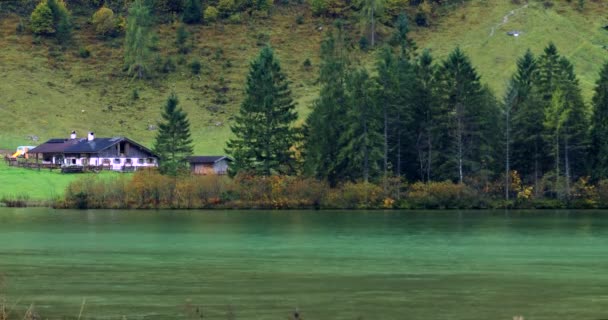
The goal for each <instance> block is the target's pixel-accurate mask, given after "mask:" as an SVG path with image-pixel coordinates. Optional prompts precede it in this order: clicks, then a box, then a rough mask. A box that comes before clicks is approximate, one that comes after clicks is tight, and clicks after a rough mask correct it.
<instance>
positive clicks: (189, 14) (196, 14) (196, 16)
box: [182, 0, 203, 24]
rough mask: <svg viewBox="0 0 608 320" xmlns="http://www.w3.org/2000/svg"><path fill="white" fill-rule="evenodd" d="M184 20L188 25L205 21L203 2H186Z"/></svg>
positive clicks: (187, 0) (197, 0)
mask: <svg viewBox="0 0 608 320" xmlns="http://www.w3.org/2000/svg"><path fill="white" fill-rule="evenodd" d="M182 20H183V21H184V22H185V23H187V24H196V23H201V22H202V21H203V6H202V3H201V0H186V6H185V8H184V14H183V17H182Z"/></svg>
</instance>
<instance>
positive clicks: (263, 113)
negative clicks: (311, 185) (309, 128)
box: [226, 46, 298, 176]
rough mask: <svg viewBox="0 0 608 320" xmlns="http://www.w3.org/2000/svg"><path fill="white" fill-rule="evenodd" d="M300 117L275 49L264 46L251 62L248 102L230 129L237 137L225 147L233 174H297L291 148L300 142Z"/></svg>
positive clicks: (243, 104)
mask: <svg viewBox="0 0 608 320" xmlns="http://www.w3.org/2000/svg"><path fill="white" fill-rule="evenodd" d="M297 117H298V115H297V113H296V111H295V104H294V102H293V99H292V97H291V90H290V89H289V85H288V83H287V78H286V76H285V74H284V73H283V71H281V66H280V64H279V62H278V60H277V59H276V58H275V56H274V53H273V50H272V49H271V48H270V47H268V46H267V47H264V48H263V49H262V51H261V52H260V55H259V56H258V57H257V58H256V59H255V60H254V61H253V62H252V63H251V67H250V70H249V75H248V76H247V85H246V89H245V100H244V101H243V103H242V104H241V108H240V110H239V113H238V115H237V116H236V119H235V123H234V125H233V126H231V129H232V133H233V134H234V137H233V138H231V139H229V140H228V143H227V148H226V152H227V153H228V154H230V155H231V156H232V157H233V158H234V163H233V165H232V167H231V174H236V173H238V172H241V171H244V172H251V173H255V174H259V175H264V176H269V175H271V174H291V173H295V171H296V159H295V158H294V152H293V151H292V150H291V148H292V147H293V146H294V145H295V144H296V143H297V140H298V131H297V130H296V129H295V128H294V127H293V124H294V121H295V120H296V119H297Z"/></svg>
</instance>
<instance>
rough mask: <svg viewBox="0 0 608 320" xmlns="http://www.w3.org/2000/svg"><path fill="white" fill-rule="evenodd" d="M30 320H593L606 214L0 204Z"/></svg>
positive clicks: (607, 311) (15, 297)
mask: <svg viewBox="0 0 608 320" xmlns="http://www.w3.org/2000/svg"><path fill="white" fill-rule="evenodd" d="M0 274H2V276H3V278H4V281H3V283H4V284H3V286H2V287H0V290H1V291H0V295H2V296H3V297H5V298H6V299H8V305H9V306H10V305H12V304H16V305H17V307H16V309H20V310H21V313H20V316H18V317H17V316H16V317H14V318H15V319H22V314H23V313H22V310H23V309H25V308H27V306H29V305H30V304H32V303H33V304H34V306H35V309H36V310H37V311H38V313H39V314H41V315H42V316H43V318H45V319H76V318H77V317H78V314H79V311H80V308H81V305H82V303H83V299H86V302H85V304H84V312H83V317H82V319H123V316H125V317H124V318H126V319H198V318H200V317H197V316H192V317H191V316H190V314H191V313H194V312H195V310H196V308H199V310H201V311H202V313H203V319H288V318H289V316H290V312H291V311H293V310H294V309H296V308H297V309H298V310H299V311H300V314H301V315H302V318H303V319H306V320H313V319H352V320H356V319H410V320H411V319H414V320H416V319H420V320H422V319H425V320H427V319H451V320H454V319H470V320H482V319H483V320H489V319H506V320H511V319H512V317H513V316H514V315H520V314H521V315H524V316H525V319H526V320H536V319H560V320H561V319H590V320H599V319H608V211H529V212H526V211H516V212H505V211H443V212H423V211H406V212H383V211H323V212H314V211H278V212H273V211H119V210H116V211H111V210H106V211H104V210H98V211H95V210H90V211H76V210H66V211H61V210H51V209H11V208H0Z"/></svg>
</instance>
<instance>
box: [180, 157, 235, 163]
mask: <svg viewBox="0 0 608 320" xmlns="http://www.w3.org/2000/svg"><path fill="white" fill-rule="evenodd" d="M223 159H226V161H232V159H230V157H227V156H192V157H189V158H188V161H189V162H190V163H216V162H218V161H220V160H223Z"/></svg>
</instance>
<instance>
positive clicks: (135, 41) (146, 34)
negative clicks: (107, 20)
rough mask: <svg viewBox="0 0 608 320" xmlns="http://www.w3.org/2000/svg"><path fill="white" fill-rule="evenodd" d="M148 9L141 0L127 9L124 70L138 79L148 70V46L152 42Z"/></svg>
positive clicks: (149, 53) (136, 0) (137, 0)
mask: <svg viewBox="0 0 608 320" xmlns="http://www.w3.org/2000/svg"><path fill="white" fill-rule="evenodd" d="M150 28H151V16H150V8H148V6H147V5H146V4H145V3H144V1H143V0H135V1H134V2H133V4H131V7H130V8H129V16H128V17H127V31H126V35H125V57H124V60H125V68H126V69H127V73H128V74H129V75H131V76H133V77H137V78H139V79H141V78H144V77H145V76H146V75H147V74H148V71H149V69H150V67H149V63H150V55H151V51H150V44H151V42H152V31H151V29H150Z"/></svg>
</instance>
